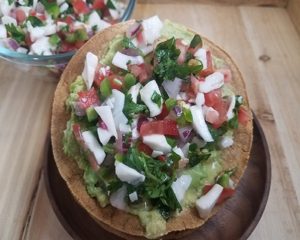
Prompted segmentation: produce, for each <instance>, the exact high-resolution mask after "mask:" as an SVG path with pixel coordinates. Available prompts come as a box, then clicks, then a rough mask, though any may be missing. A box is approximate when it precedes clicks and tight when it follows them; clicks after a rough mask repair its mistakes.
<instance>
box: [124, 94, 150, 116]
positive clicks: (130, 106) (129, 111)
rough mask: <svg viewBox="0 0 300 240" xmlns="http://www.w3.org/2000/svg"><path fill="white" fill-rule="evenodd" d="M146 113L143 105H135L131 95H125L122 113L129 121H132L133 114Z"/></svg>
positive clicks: (146, 109)
mask: <svg viewBox="0 0 300 240" xmlns="http://www.w3.org/2000/svg"><path fill="white" fill-rule="evenodd" d="M146 111H148V108H147V107H146V105H144V104H137V103H134V102H133V101H132V97H131V94H125V103H124V108H123V113H124V114H125V116H126V117H127V118H128V119H129V121H131V120H132V118H133V117H134V115H135V114H138V113H142V112H146Z"/></svg>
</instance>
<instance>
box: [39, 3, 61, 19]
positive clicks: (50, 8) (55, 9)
mask: <svg viewBox="0 0 300 240" xmlns="http://www.w3.org/2000/svg"><path fill="white" fill-rule="evenodd" d="M41 3H42V4H43V5H44V7H45V10H46V12H47V13H48V14H50V15H51V16H52V17H53V18H58V16H59V14H60V10H59V6H58V5H57V4H56V3H55V2H49V1H47V0H41Z"/></svg>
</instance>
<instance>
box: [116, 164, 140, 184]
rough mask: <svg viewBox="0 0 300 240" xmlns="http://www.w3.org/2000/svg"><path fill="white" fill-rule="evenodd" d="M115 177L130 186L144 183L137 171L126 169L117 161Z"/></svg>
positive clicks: (125, 166) (126, 167)
mask: <svg viewBox="0 0 300 240" xmlns="http://www.w3.org/2000/svg"><path fill="white" fill-rule="evenodd" d="M115 168H116V175H117V177H118V178H119V179H120V180H121V181H122V182H127V183H129V184H131V185H138V184H139V183H141V182H144V181H145V176H144V175H143V174H141V173H139V172H138V171H137V170H135V169H133V168H131V167H128V166H127V165H125V164H124V163H121V162H119V161H116V162H115Z"/></svg>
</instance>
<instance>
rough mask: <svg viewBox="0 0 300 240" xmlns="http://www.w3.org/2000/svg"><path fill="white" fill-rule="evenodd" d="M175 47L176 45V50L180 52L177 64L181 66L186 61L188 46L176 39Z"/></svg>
mask: <svg viewBox="0 0 300 240" xmlns="http://www.w3.org/2000/svg"><path fill="white" fill-rule="evenodd" d="M175 45H176V48H177V49H179V50H180V54H179V56H178V58H177V62H178V63H179V64H183V63H184V62H185V59H186V52H187V49H188V46H187V45H185V44H183V43H182V40H180V39H176V42H175Z"/></svg>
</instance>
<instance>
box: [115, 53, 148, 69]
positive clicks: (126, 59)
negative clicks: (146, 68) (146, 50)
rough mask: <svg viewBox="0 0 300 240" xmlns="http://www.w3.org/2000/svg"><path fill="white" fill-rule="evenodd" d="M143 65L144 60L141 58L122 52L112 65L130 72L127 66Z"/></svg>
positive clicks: (116, 56) (116, 55)
mask: <svg viewBox="0 0 300 240" xmlns="http://www.w3.org/2000/svg"><path fill="white" fill-rule="evenodd" d="M129 63H130V64H142V63H144V59H143V58H142V57H141V56H135V57H133V56H128V55H125V54H123V53H121V52H117V53H116V54H115V56H114V57H113V60H112V64H113V65H115V66H117V67H119V68H122V69H124V70H126V71H128V68H127V64H129Z"/></svg>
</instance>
